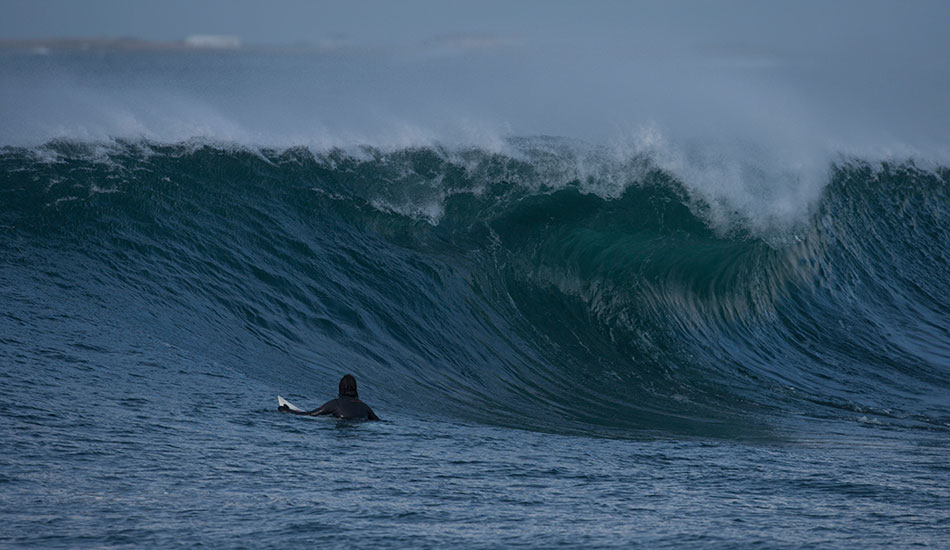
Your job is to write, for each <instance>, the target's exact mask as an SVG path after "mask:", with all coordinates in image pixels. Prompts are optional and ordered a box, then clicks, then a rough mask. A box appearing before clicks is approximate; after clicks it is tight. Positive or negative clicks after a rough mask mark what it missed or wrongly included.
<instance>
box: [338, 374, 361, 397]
mask: <svg viewBox="0 0 950 550" xmlns="http://www.w3.org/2000/svg"><path fill="white" fill-rule="evenodd" d="M340 395H346V396H349V397H359V396H358V395H357V394H356V378H353V375H352V374H346V375H344V376H343V378H340Z"/></svg>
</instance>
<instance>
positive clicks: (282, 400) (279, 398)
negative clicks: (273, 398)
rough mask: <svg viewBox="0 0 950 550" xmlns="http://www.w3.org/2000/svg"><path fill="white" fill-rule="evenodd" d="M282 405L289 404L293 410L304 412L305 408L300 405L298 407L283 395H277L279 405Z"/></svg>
mask: <svg viewBox="0 0 950 550" xmlns="http://www.w3.org/2000/svg"><path fill="white" fill-rule="evenodd" d="M281 405H287V407H288V408H289V409H290V410H292V411H297V412H303V409H301V408H300V407H297V406H296V405H294V404H293V403H291V402H290V401H287V400H286V399H284V398H283V397H281V396H279V395H278V396H277V406H278V407H280V406H281Z"/></svg>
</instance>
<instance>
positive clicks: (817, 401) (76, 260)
mask: <svg viewBox="0 0 950 550" xmlns="http://www.w3.org/2000/svg"><path fill="white" fill-rule="evenodd" d="M551 150H556V149H551V148H548V149H545V154H544V155H542V154H541V153H539V151H538V150H537V149H532V148H531V147H530V146H528V145H524V146H522V148H521V149H520V152H519V153H515V154H512V155H505V154H500V153H490V152H486V151H481V150H462V151H449V150H442V149H437V148H435V149H433V148H422V149H407V150H395V151H392V152H382V151H378V150H373V149H363V150H361V151H360V152H358V153H354V152H349V153H347V152H344V151H341V150H333V151H329V152H326V153H319V154H316V155H315V154H314V153H311V152H310V151H308V150H294V149H290V150H273V151H268V150H265V151H251V150H245V149H241V148H227V147H220V146H213V145H202V144H185V145H157V144H151V143H147V142H144V143H119V144H115V145H112V146H108V147H104V148H103V147H99V148H97V147H96V146H94V145H87V144H82V143H75V142H53V143H50V144H48V145H46V146H44V147H42V148H39V149H17V148H7V149H5V150H4V152H3V155H2V162H3V173H4V176H3V179H4V181H3V192H4V196H5V200H4V206H3V211H2V218H0V223H2V225H3V227H4V230H3V239H4V242H5V245H4V248H5V249H6V250H7V252H6V253H5V260H4V263H5V265H6V266H7V268H8V269H9V268H11V267H15V268H17V269H23V270H30V271H33V272H34V273H35V272H36V271H37V269H38V266H41V265H49V267H48V268H47V271H44V273H45V275H44V277H45V278H46V279H47V282H46V283H45V284H61V283H59V282H58V281H70V282H69V283H68V284H71V285H77V286H79V287H82V288H88V290H87V291H88V292H90V293H92V294H94V295H103V296H105V295H108V296H119V297H123V299H125V300H127V301H130V302H134V303H136V304H137V305H136V307H137V308H138V309H139V310H140V311H139V312H138V314H140V315H142V316H145V317H144V318H139V319H135V320H134V321H133V322H134V323H141V324H142V326H151V325H152V324H154V323H158V325H160V326H161V325H165V330H169V331H175V332H176V333H177V332H182V331H184V332H186V333H188V334H191V335H193V338H194V339H195V340H196V341H218V342H222V344H221V345H224V344H223V343H224V342H237V341H240V342H245V343H244V344H243V346H251V347H253V348H257V349H265V350H269V351H270V352H271V353H275V354H278V355H281V356H284V357H293V356H294V355H299V354H305V355H306V357H307V362H308V363H311V364H312V365H313V366H314V368H315V369H316V372H317V373H320V374H323V373H332V372H335V371H337V370H339V368H340V367H339V364H341V363H342V364H345V365H346V367H345V369H348V370H352V371H354V372H355V373H356V374H357V375H358V376H361V377H363V378H369V379H371V380H373V381H374V382H375V383H377V384H380V385H383V386H385V387H386V388H387V392H386V393H385V395H384V396H383V397H384V399H386V400H387V402H390V403H394V404H395V403H400V404H402V403H408V406H410V407H414V406H418V407H420V408H423V409H424V408H428V407H435V406H438V407H440V408H443V409H444V410H446V411H450V412H451V414H453V415H458V416H459V417H460V418H468V419H474V420H477V421H480V422H488V423H501V424H514V425H517V426H521V427H527V428H529V429H538V430H545V431H547V430H550V431H558V432H571V433H573V432H582V433H583V432H587V431H590V430H594V431H604V432H606V433H613V432H620V433H623V431H624V430H650V431H657V432H660V433H667V432H673V433H680V432H682V433H689V434H700V435H726V436H728V435H739V434H743V433H745V432H746V431H748V429H749V427H750V426H754V427H755V428H756V429H759V428H765V427H767V426H768V425H770V424H772V423H773V422H774V421H775V418H776V417H782V416H785V415H788V414H790V413H793V414H796V415H803V416H805V417H809V418H818V419H820V418H837V417H840V416H842V415H850V414H858V415H866V416H873V417H876V418H887V419H889V420H892V421H894V422H898V423H901V424H906V425H908V426H913V427H916V428H921V429H945V428H946V426H947V424H948V423H950V417H948V415H947V413H946V397H945V396H946V395H947V390H948V389H950V372H948V371H947V368H946V367H947V364H948V363H950V342H948V341H947V339H946V334H947V330H948V326H950V323H948V312H950V310H948V305H947V302H946V296H948V295H950V287H948V280H947V278H946V277H945V276H944V275H945V274H946V273H947V271H948V270H947V268H948V263H947V254H948V252H950V251H948V246H947V243H948V242H950V234H948V229H947V225H946V224H945V223H944V220H945V219H946V216H947V212H948V206H950V202H948V196H947V183H946V179H945V178H946V172H945V171H942V170H937V171H933V170H930V171H925V170H921V169H917V168H915V167H914V165H913V164H912V163H906V164H898V165H891V164H879V165H870V164H865V163H861V162H856V161H855V162H848V163H842V164H841V165H839V166H837V167H836V168H835V170H834V172H833V175H832V176H831V182H830V183H829V185H828V187H827V188H826V190H825V191H824V195H823V197H822V199H821V201H820V203H819V204H818V205H817V206H816V207H815V208H814V213H813V214H812V216H811V218H810V219H808V220H807V221H806V222H805V223H802V224H800V225H799V226H798V227H793V228H785V229H784V230H783V231H781V232H779V231H775V232H772V233H771V234H769V233H762V232H759V233H755V232H753V231H752V230H750V229H747V228H743V225H742V218H741V215H740V214H739V213H736V215H735V220H734V221H735V223H734V224H732V225H731V226H728V227H722V226H717V225H716V224H715V223H713V222H712V221H711V220H710V218H709V217H708V216H707V212H708V211H709V205H707V204H706V203H704V202H703V200H702V199H701V198H696V197H692V196H690V192H689V190H688V189H687V188H686V187H684V186H683V185H682V184H681V183H680V182H679V181H678V180H677V179H676V178H675V177H673V176H672V175H670V174H669V173H667V172H664V171H663V170H660V169H658V168H656V167H654V166H653V165H652V164H651V161H650V160H649V159H648V158H639V159H635V160H633V161H630V162H628V163H627V164H626V165H625V166H623V167H622V168H623V169H624V170H627V175H626V179H624V180H622V181H621V182H620V186H619V187H617V186H616V184H615V189H620V191H619V192H618V191H616V190H613V191H611V193H612V195H607V194H606V193H603V192H602V191H601V190H602V189H603V188H604V187H605V186H604V185H601V184H602V182H601V181H599V180H598V179H597V177H598V174H601V173H607V168H604V170H603V171H601V172H598V171H597V170H594V171H592V173H593V174H595V175H588V176H586V177H584V178H575V179H572V178H570V177H567V178H563V177H562V181H554V180H552V179H551V177H550V174H551V173H558V174H564V173H567V174H570V173H571V172H570V171H567V170H564V167H565V166H567V165H569V164H571V163H574V162H576V160H577V159H576V158H574V157H572V156H571V155H570V152H569V151H570V150H569V149H564V150H563V151H562V156H561V157H557V156H554V157H552V156H551V153H550V151H551ZM552 167H553V168H554V169H552ZM610 171H611V173H614V172H616V171H617V168H616V167H610ZM77 279H78V280H77ZM112 313H115V314H119V313H120V312H119V311H115V312H112ZM156 319H157V320H156ZM249 341H250V342H253V345H251V344H248V343H246V342H249ZM240 368H241V369H242V370H245V371H246V373H247V374H248V375H249V376H253V377H258V378H265V379H266V378H271V377H273V378H275V379H279V378H280V377H281V376H282V373H281V372H279V369H275V367H273V366H271V365H267V364H254V363H250V364H247V365H242V366H241V367H240ZM275 370H277V372H275ZM410 396H412V398H411V399H410ZM489 411H490V412H489ZM498 411H504V414H502V415H499V414H498ZM511 419H514V420H511Z"/></svg>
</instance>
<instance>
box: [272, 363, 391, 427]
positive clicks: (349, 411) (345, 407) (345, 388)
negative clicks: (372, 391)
mask: <svg viewBox="0 0 950 550" xmlns="http://www.w3.org/2000/svg"><path fill="white" fill-rule="evenodd" d="M277 410H278V411H281V412H289V413H293V414H304V415H307V416H320V415H324V414H332V415H333V416H335V417H337V418H347V419H354V420H357V419H361V420H379V417H378V416H376V413H374V412H373V409H371V408H369V405H367V404H366V403H363V402H362V401H360V400H359V396H358V395H357V393H356V378H354V377H353V375H352V374H346V375H344V376H343V378H341V379H340V395H339V396H337V398H336V399H331V400H330V401H327V402H326V403H324V404H323V405H320V406H319V407H318V408H316V409H314V410H312V411H295V410H294V409H292V408H290V407H289V406H287V405H280V406H279V407H277Z"/></svg>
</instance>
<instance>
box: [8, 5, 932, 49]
mask: <svg viewBox="0 0 950 550" xmlns="http://www.w3.org/2000/svg"><path fill="white" fill-rule="evenodd" d="M0 5H2V6H3V8H2V13H3V17H2V18H0V37H2V38H5V39H23V38H56V37H136V38H143V39H149V40H180V39H183V38H185V37H186V36H188V35H190V34H196V33H208V34H228V35H238V36H239V37H240V38H241V39H242V40H244V42H246V43H265V44H267V43H270V44H274V43H294V42H311V43H319V42H322V41H326V40H338V39H341V38H345V39H348V40H350V41H353V42H355V43H358V44H387V43H405V42H412V41H419V40H426V39H430V38H433V37H439V36H444V35H454V34H490V35H505V36H517V37H521V38H524V39H530V40H541V41H543V40H558V41H578V40H579V41H587V42H601V41H606V42H641V41H647V40H649V39H651V38H652V37H655V36H657V35H665V34H667V33H670V32H674V33H675V34H676V36H677V37H682V38H686V39H689V40H690V41H694V42H697V43H703V42H730V43H732V45H736V43H737V42H741V43H748V44H752V45H765V46H769V45H771V46H775V47H778V46H784V47H797V48H808V47H815V48H821V47H827V46H830V45H835V46H839V47H846V46H847V45H848V44H849V43H850V42H853V41H865V42H875V43H887V44H889V47H891V48H896V49H910V50H913V51H916V52H918V53H920V51H921V50H925V49H926V48H927V46H928V44H927V41H932V42H933V43H932V44H931V45H932V46H934V48H935V49H938V48H937V46H946V45H947V44H948V43H950V41H948V39H947V38H946V36H947V34H948V33H946V32H945V27H946V23H947V21H948V19H950V18H948V16H950V2H946V1H942V0H936V1H924V0H913V1H884V2H882V1H876V0H849V1H841V0H839V1H817V2H770V1H759V0H756V1H717V2H708V1H696V0H693V1H652V2H635V1H629V0H620V1H610V2H608V1H599V2H597V1H594V2H580V1H574V2H564V1H562V2H558V1H540V0H535V1H496V0H479V1H467V2H462V1H452V0H412V1H398V2H397V1H367V0H347V1H336V2H327V1H314V0H271V1H268V2H262V1H251V0H161V1H143V0H84V1H76V0H3V1H2V2H0ZM740 45H741V44H740ZM946 52H947V49H946V48H945V47H941V48H939V51H936V52H934V55H941V56H943V55H945V54H946Z"/></svg>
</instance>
